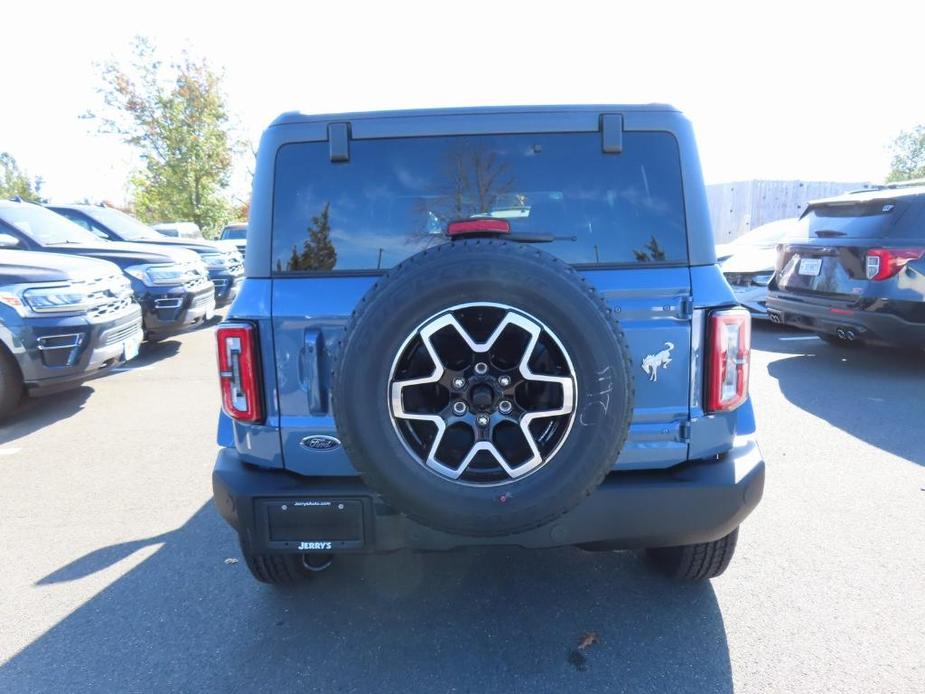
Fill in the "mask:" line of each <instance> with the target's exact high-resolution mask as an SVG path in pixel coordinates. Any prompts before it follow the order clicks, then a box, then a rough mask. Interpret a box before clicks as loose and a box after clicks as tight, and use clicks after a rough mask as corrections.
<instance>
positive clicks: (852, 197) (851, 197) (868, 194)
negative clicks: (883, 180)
mask: <svg viewBox="0 0 925 694" xmlns="http://www.w3.org/2000/svg"><path fill="white" fill-rule="evenodd" d="M922 195H925V184H920V185H913V186H908V187H891V186H883V187H878V188H871V189H870V190H856V191H853V192H850V193H843V194H842V195H835V196H833V197H831V198H820V199H818V200H810V202H809V204H808V205H807V207H813V206H815V205H830V204H838V203H851V202H873V201H876V200H896V199H897V198H915V197H918V196H922Z"/></svg>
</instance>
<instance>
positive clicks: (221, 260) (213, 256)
mask: <svg viewBox="0 0 925 694" xmlns="http://www.w3.org/2000/svg"><path fill="white" fill-rule="evenodd" d="M199 258H200V260H202V262H204V263H205V264H206V267H207V268H209V269H210V270H220V269H221V268H223V267H225V265H226V263H227V260H226V259H225V256H224V255H222V254H221V253H204V254H203V255H201V256H199Z"/></svg>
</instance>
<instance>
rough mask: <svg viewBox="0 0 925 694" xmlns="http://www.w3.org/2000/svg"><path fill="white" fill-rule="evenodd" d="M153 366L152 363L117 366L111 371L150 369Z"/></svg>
mask: <svg viewBox="0 0 925 694" xmlns="http://www.w3.org/2000/svg"><path fill="white" fill-rule="evenodd" d="M153 368H154V365H153V364H148V365H147V366H119V367H116V368H115V369H113V370H112V371H113V373H119V372H122V371H150V370H151V369H153Z"/></svg>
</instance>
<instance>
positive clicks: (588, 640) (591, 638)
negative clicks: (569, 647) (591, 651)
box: [578, 631, 601, 651]
mask: <svg viewBox="0 0 925 694" xmlns="http://www.w3.org/2000/svg"><path fill="white" fill-rule="evenodd" d="M600 640H601V637H600V635H599V634H598V633H597V632H596V631H589V632H588V633H587V634H585V635H584V636H582V637H581V640H580V641H579V642H578V650H579V651H583V650H585V649H586V648H588V647H589V646H593V645H594V644H596V643H597V642H598V641H600Z"/></svg>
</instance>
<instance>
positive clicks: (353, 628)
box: [0, 504, 732, 692]
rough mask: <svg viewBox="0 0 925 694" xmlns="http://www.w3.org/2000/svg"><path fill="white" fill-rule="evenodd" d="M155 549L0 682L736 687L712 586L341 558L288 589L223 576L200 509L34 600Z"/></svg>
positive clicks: (545, 562) (581, 566)
mask: <svg viewBox="0 0 925 694" xmlns="http://www.w3.org/2000/svg"><path fill="white" fill-rule="evenodd" d="M152 542H163V543H164V545H163V547H161V548H160V549H158V551H156V552H155V553H154V554H153V555H152V556H151V557H150V558H148V559H147V560H145V561H143V562H142V563H141V564H139V565H138V566H137V567H135V568H134V569H132V570H131V571H129V572H128V573H127V574H125V575H124V576H123V577H122V578H120V579H118V580H117V581H115V582H114V583H113V584H111V585H110V586H109V587H108V588H106V589H104V590H103V591H102V592H100V593H98V594H97V595H96V596H95V597H93V598H92V599H90V600H89V601H88V602H87V603H85V604H84V605H82V606H81V607H80V608H79V609H77V610H75V611H74V612H73V613H71V614H70V615H68V616H67V617H66V618H64V619H63V620H62V621H61V622H59V623H58V624H56V625H55V626H54V627H52V628H51V629H50V630H49V631H48V632H46V633H45V634H44V635H42V636H41V637H39V638H38V639H36V640H35V641H34V642H33V643H31V644H30V645H29V646H28V647H26V648H25V649H24V650H23V651H21V652H20V653H18V654H17V655H16V656H14V657H13V658H12V659H11V660H10V661H9V662H8V663H7V664H6V665H5V666H4V667H3V668H2V669H0V690H2V691H10V692H13V691H51V690H67V691H84V690H88V689H93V690H105V691H177V690H179V691H217V690H222V691H247V690H251V689H259V690H260V691H285V690H301V691H326V692H331V691H358V692H363V691H376V692H390V691H402V692H404V691H440V692H450V691H452V692H457V691H458V692H468V691H473V692H475V691H478V692H483V691H485V692H487V691H504V692H516V691H524V692H539V691H562V690H563V689H564V688H566V687H588V688H591V689H596V690H607V691H619V690H628V691H697V692H703V691H710V692H731V691H732V681H731V671H730V664H729V653H728V647H727V643H726V635H725V629H724V626H723V619H722V615H721V613H720V610H719V606H718V604H717V601H716V597H715V595H714V592H713V589H712V587H711V585H710V584H709V583H704V584H693V585H692V584H678V583H672V582H669V581H667V580H664V579H661V578H660V577H658V576H656V575H654V574H652V573H650V572H649V571H648V569H647V568H646V567H645V566H644V565H643V564H642V563H641V561H640V560H639V558H638V557H637V556H636V555H634V554H630V553H622V554H621V553H598V554H592V553H585V552H582V551H580V550H575V549H558V550H547V551H526V550H519V549H513V548H498V549H481V550H474V551H460V552H456V553H449V554H411V553H396V554H392V555H387V556H345V557H340V558H339V559H338V561H337V562H335V565H334V567H332V568H331V569H330V570H328V571H327V572H324V573H321V574H319V575H317V576H315V577H314V578H313V579H312V580H311V581H309V582H308V583H307V584H305V585H300V586H298V587H295V588H289V589H278V588H273V587H270V586H264V585H260V584H258V583H256V582H254V581H253V580H252V579H251V577H250V575H249V574H248V572H247V569H246V567H245V565H244V563H243V561H241V562H239V563H236V564H235V563H232V564H226V563H225V561H224V560H225V559H226V558H227V557H236V558H239V559H240V553H239V550H238V547H237V544H236V542H235V541H234V538H233V533H232V532H231V531H230V530H229V529H228V528H227V527H226V526H225V525H224V523H223V522H222V521H221V520H220V519H219V518H218V516H217V514H216V513H215V511H214V509H213V508H212V507H211V504H206V505H205V506H203V507H202V508H201V509H200V510H199V512H197V513H196V514H195V515H194V516H193V517H192V518H191V519H190V520H189V521H188V522H187V523H186V524H184V525H183V526H182V527H180V528H178V529H177V530H175V531H172V532H169V533H166V534H164V535H160V536H158V537H154V538H148V539H146V540H140V541H138V542H128V543H122V544H120V545H116V546H113V547H107V548H103V549H100V550H96V551H94V552H92V553H90V554H89V555H87V556H85V557H83V558H81V559H78V560H77V561H75V562H72V563H71V564H69V565H68V566H65V567H62V568H61V569H59V570H57V571H55V572H54V573H53V574H52V575H50V576H47V577H45V578H43V579H42V580H41V581H39V585H38V586H37V587H36V588H35V590H47V589H48V588H47V587H46V586H47V584H50V583H55V582H59V581H68V580H76V579H79V578H81V577H83V576H86V575H88V574H90V573H93V572H95V571H98V570H100V569H102V568H104V567H105V566H108V565H110V564H112V563H113V562H115V561H118V560H119V559H121V558H123V557H125V556H127V555H128V554H130V553H131V552H133V551H135V550H136V549H138V548H140V547H141V546H144V545H146V544H149V543H152ZM592 631H593V632H597V633H598V634H599V636H600V641H599V642H598V643H596V644H594V645H591V646H589V647H588V648H587V649H586V650H584V651H582V652H581V654H580V655H581V657H576V656H575V653H576V646H577V645H578V642H579V639H581V638H582V636H583V635H585V634H587V633H589V632H592ZM582 659H584V662H583V663H582Z"/></svg>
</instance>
